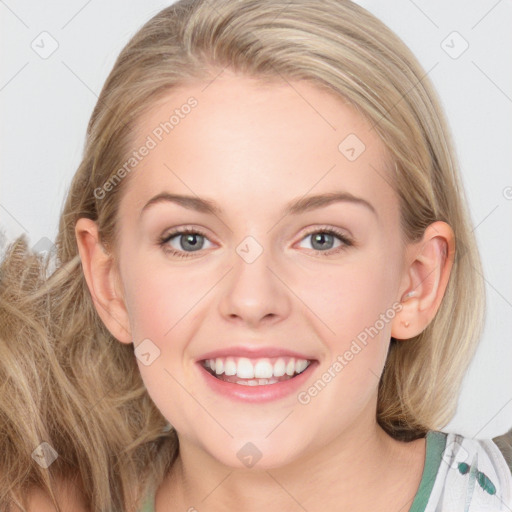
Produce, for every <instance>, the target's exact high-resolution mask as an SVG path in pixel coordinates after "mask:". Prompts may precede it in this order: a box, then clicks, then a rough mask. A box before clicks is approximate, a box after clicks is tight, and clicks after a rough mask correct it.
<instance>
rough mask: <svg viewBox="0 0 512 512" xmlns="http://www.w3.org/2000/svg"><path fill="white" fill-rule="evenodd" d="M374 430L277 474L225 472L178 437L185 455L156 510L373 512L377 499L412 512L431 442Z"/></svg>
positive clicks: (359, 431)
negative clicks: (402, 439)
mask: <svg viewBox="0 0 512 512" xmlns="http://www.w3.org/2000/svg"><path fill="white" fill-rule="evenodd" d="M369 427H370V428H367V429H364V428H361V425H358V426H357V428H354V429H353V430H351V431H348V432H343V434H340V435H339V436H338V437H336V438H334V439H332V440H331V442H329V443H326V444H324V445H323V447H322V448H321V449H316V448H315V449H314V450H311V452H303V455H302V456H301V457H300V458H298V459H297V458H296V459H294V460H293V461H292V462H290V463H289V464H288V465H286V466H281V467H277V468H258V467H257V464H256V466H254V467H253V468H251V469H246V468H244V469H239V468H232V467H229V466H225V465H223V464H221V463H219V462H218V461H217V460H216V459H214V458H213V457H211V456H210V455H209V454H207V453H206V452H205V451H204V450H203V449H201V448H200V447H198V446H197V445H195V444H193V443H190V442H189V441H188V440H186V439H183V440H182V439H180V455H179V456H178V458H177V460H176V462H175V464H174V466H173V468H172V470H171V472H170V473H169V475H168V476H167V477H166V479H165V481H164V482H163V484H162V485H161V486H160V488H159V491H158V493H157V497H156V512H171V511H173V510H192V511H193V510H195V509H197V510H205V511H206V510H207V511H208V512H221V511H222V512H227V511H231V510H237V509H238V510H245V511H248V512H252V511H255V512H256V511H260V510H266V511H268V512H273V511H277V510H279V511H282V510H290V511H291V510H300V509H301V508H302V509H305V510H307V511H308V512H316V511H322V512H323V511H325V510H326V509H327V510H351V511H354V512H356V511H359V510H361V511H363V510H365V511H366V510H372V509H373V507H374V506H375V503H376V499H378V500H379V502H380V503H381V504H383V506H387V507H389V508H386V509H385V510H390V511H391V510H396V511H398V510H401V511H402V512H403V511H404V510H408V509H409V508H408V507H409V506H410V504H411V502H412V500H413V499H414V496H415V494H416V491H417V489H418V486H419V483H420V480H421V475H422V471H423V462H424V459H425V439H418V440H416V441H413V442H411V443H403V442H400V441H396V440H394V439H393V438H391V437H390V436H389V435H388V434H386V433H385V432H384V431H383V430H382V428H381V427H380V426H379V425H378V424H377V423H373V424H371V425H370V426H369ZM171 504H172V506H171ZM382 510H384V509H382Z"/></svg>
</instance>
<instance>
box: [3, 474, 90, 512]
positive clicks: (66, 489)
mask: <svg viewBox="0 0 512 512" xmlns="http://www.w3.org/2000/svg"><path fill="white" fill-rule="evenodd" d="M56 495H57V502H58V504H59V506H61V508H62V511H66V512H90V510H89V509H88V508H87V507H86V504H85V501H84V499H83V496H82V495H81V494H80V493H79V492H78V491H77V488H76V486H75V485H74V484H73V483H72V482H70V481H65V480H60V481H59V482H58V483H57V491H56ZM26 510H27V512H56V511H57V509H56V508H55V506H54V505H53V503H52V500H51V497H50V496H49V495H48V493H47V492H46V491H44V490H43V489H41V488H39V487H33V488H32V489H31V490H30V491H29V493H28V496H27V509H26ZM12 512H21V509H19V508H18V507H14V508H13V510H12Z"/></svg>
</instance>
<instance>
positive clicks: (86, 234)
mask: <svg viewBox="0 0 512 512" xmlns="http://www.w3.org/2000/svg"><path fill="white" fill-rule="evenodd" d="M75 236H76V241H77V244H78V251H79V253H80V259H81V260H82V268H83V272H84V276H85V280H86V282H87V286H88V288H89V291H90V293H91V296H92V300H93V303H94V307H95V308H96V311H97V312H98V315H99V316H100V318H101V320H102V321H103V323H104V324H105V326H106V327H107V329H108V330H109V331H110V332H111V334H112V336H114V337H115V338H116V339H118V340H119V341H120V342H122V343H131V342H132V339H131V330H130V323H129V317H128V312H127V310H126V307H125V303H124V298H123V294H122V291H121V288H122V287H121V285H120V282H121V281H120V279H119V275H118V271H117V267H116V265H115V263H114V257H113V255H112V254H109V253H108V252H107V251H106V250H105V248H104V246H103V245H102V243H101V241H100V239H99V234H98V227H97V225H96V223H95V222H94V221H93V220H91V219H86V218H82V219H78V221H77V223H76V225H75Z"/></svg>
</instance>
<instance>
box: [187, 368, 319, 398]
mask: <svg viewBox="0 0 512 512" xmlns="http://www.w3.org/2000/svg"><path fill="white" fill-rule="evenodd" d="M317 364H318V363H317V361H312V362H311V364H310V365H309V366H308V367H307V368H306V369H305V370H304V371H303V372H302V373H299V375H297V376H295V377H293V378H291V379H288V380H285V381H283V382H276V383H275V384H264V385H262V386H244V385H243V384H235V383H234V382H225V381H223V380H220V379H217V378H216V377H214V376H213V375H212V374H211V373H210V372H208V371H207V370H206V369H205V368H204V367H203V365H202V364H201V363H197V365H198V366H199V371H200V373H201V374H202V375H203V378H204V379H205V382H206V384H207V385H208V386H209V387H210V388H211V389H213V391H215V392H216V393H219V394H220V395H224V396H226V397H228V398H231V399H233V400H240V401H242V402H255V403H259V402H270V401H272V400H279V399H281V398H285V397H287V396H288V395H291V394H292V393H294V392H295V393H296V392H297V391H298V390H299V389H300V388H301V387H303V386H304V384H305V382H306V381H307V380H308V378H309V377H310V375H311V373H312V372H313V371H314V367H315V366H316V365H317Z"/></svg>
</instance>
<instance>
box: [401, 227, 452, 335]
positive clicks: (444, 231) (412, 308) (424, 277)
mask: <svg viewBox="0 0 512 512" xmlns="http://www.w3.org/2000/svg"><path fill="white" fill-rule="evenodd" d="M454 254H455V236H454V234H453V230H452V228H451V227H450V226H449V225H448V224H447V223H446V222H442V221H437V222H434V223H432V224H430V225H429V226H428V227H427V229H426V230H425V233H424V235H423V237H422V239H421V240H420V241H419V242H416V243H414V244H410V245H409V246H408V247H407V256H406V268H405V272H404V278H403V282H402V286H401V291H400V294H399V297H398V299H399V300H400V303H401V304H402V309H401V310H400V312H399V313H398V315H396V316H395V318H394V319H393V323H392V325H391V336H392V337H393V338H396V339H408V338H412V337H414V336H417V335H418V334H420V333H421V332H422V331H424V330H425V328H426V327H427V326H428V324H429V323H430V322H431V321H432V319H433V318H434V316H435V315H436V313H437V310H438V309H439V306H440V305H441V301H442V299H443V296H444V292H445V290H446V286H447V284H448V280H449V278H450V272H451V270H452V266H453V258H454ZM400 297H401V298H400Z"/></svg>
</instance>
